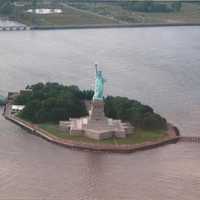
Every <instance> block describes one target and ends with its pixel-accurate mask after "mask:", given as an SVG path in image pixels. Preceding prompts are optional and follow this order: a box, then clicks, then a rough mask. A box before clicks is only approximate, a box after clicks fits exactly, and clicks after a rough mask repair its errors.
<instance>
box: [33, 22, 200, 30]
mask: <svg viewBox="0 0 200 200" xmlns="http://www.w3.org/2000/svg"><path fill="white" fill-rule="evenodd" d="M170 26H175V27H176V26H200V23H174V24H171V23H169V24H158V23H156V24H94V25H92V24H91V25H66V26H31V27H30V30H59V29H97V28H140V27H147V28H148V27H170Z"/></svg>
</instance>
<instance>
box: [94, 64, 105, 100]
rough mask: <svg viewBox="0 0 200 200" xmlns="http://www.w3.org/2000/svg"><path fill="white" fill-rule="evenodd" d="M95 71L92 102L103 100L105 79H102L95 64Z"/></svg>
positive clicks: (100, 72) (101, 74)
mask: <svg viewBox="0 0 200 200" xmlns="http://www.w3.org/2000/svg"><path fill="white" fill-rule="evenodd" d="M95 69H96V79H95V90H94V96H93V100H103V91H104V83H105V79H104V77H103V73H102V71H100V70H98V68H97V64H95Z"/></svg>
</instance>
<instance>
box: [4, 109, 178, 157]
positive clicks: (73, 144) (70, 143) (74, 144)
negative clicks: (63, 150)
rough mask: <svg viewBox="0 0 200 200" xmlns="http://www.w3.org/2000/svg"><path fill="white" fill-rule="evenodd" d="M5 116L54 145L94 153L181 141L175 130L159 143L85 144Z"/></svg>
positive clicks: (128, 150)
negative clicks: (59, 136)
mask: <svg viewBox="0 0 200 200" xmlns="http://www.w3.org/2000/svg"><path fill="white" fill-rule="evenodd" d="M4 116H5V118H6V119H8V120H10V121H12V122H13V123H15V124H17V125H19V126H21V127H22V128H24V129H26V130H28V131H29V132H30V133H31V134H34V135H37V136H39V137H41V138H43V139H45V140H47V141H49V142H52V143H54V144H57V145H60V146H64V147H68V148H75V149H83V150H93V151H105V152H116V153H131V152H136V151H142V150H148V149H152V148H155V147H159V146H163V145H166V144H170V143H176V142H177V141H178V140H179V138H180V137H179V136H176V133H175V131H174V129H173V128H172V129H171V130H169V134H168V135H169V137H166V138H163V139H161V140H157V141H148V142H144V143H142V144H94V143H85V142H79V141H75V140H69V139H62V138H58V137H56V136H54V135H52V134H51V133H49V132H47V131H45V130H43V129H41V128H39V127H38V126H37V125H34V124H31V123H29V122H26V121H24V120H22V119H19V118H17V117H15V116H13V115H10V114H9V112H8V111H6V110H5V112H4Z"/></svg>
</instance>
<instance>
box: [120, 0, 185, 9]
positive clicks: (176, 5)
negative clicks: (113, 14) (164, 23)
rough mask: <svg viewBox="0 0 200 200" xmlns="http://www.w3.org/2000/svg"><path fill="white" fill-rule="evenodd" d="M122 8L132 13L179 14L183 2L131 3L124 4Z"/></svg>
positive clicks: (148, 0) (148, 1)
mask: <svg viewBox="0 0 200 200" xmlns="http://www.w3.org/2000/svg"><path fill="white" fill-rule="evenodd" d="M121 5H122V7H123V8H126V9H128V10H131V11H139V12H177V11H180V10H181V7H182V2H181V1H172V2H161V1H152V0H147V1H130V2H124V3H123V2H122V4H121Z"/></svg>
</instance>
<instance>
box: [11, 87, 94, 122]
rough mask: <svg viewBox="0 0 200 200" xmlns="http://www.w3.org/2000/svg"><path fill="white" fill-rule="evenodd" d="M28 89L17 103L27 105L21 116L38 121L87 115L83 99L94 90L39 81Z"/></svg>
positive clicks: (88, 96) (89, 95)
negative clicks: (82, 89) (83, 89)
mask: <svg viewBox="0 0 200 200" xmlns="http://www.w3.org/2000/svg"><path fill="white" fill-rule="evenodd" d="M26 89H28V90H27V92H23V93H22V94H21V95H19V96H18V97H17V99H16V100H15V104H21V105H25V106H26V107H25V109H24V111H23V112H22V113H21V114H20V115H21V117H23V118H26V119H28V120H30V121H33V122H36V123H42V122H47V121H53V122H54V121H55V122H57V121H59V120H67V119H69V117H81V116H85V115H87V110H86V107H85V104H84V101H83V100H85V99H90V98H91V96H92V95H93V93H92V91H81V90H79V88H78V87H77V86H63V85H60V84H58V83H47V84H43V83H38V84H36V85H33V86H27V88H26Z"/></svg>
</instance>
